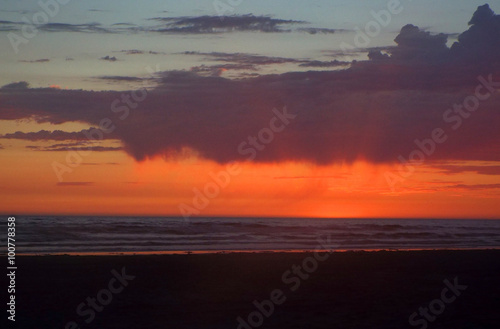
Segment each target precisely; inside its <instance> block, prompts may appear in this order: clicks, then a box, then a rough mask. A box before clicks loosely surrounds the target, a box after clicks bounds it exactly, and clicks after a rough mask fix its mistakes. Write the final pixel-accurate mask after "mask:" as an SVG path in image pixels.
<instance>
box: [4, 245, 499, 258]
mask: <svg viewBox="0 0 500 329" xmlns="http://www.w3.org/2000/svg"><path fill="white" fill-rule="evenodd" d="M468 250H478V251H480V250H484V251H486V250H500V247H468V248H458V247H451V248H377V249H375V248H373V249H275V250H274V249H262V250H254V249H251V250H250V249H248V250H247V249H240V250H228V249H226V250H187V251H180V250H166V251H111V252H109V251H102V252H101V251H96V252H92V251H91V252H77V251H72V252H54V253H49V252H47V253H18V254H16V256H19V257H31V256H41V257H47V256H150V255H215V254H288V253H291V254H300V253H311V252H321V253H325V252H328V253H331V254H332V253H349V252H353V253H365V252H366V253H373V252H398V251H401V252H409V251H468ZM0 256H7V254H6V253H0Z"/></svg>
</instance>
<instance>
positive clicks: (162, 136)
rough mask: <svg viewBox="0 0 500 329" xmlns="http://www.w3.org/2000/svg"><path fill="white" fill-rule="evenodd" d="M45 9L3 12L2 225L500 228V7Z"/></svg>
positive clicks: (213, 4)
mask: <svg viewBox="0 0 500 329" xmlns="http://www.w3.org/2000/svg"><path fill="white" fill-rule="evenodd" d="M60 1H61V2H62V3H65V2H68V1H67V0H65V1H62V0H60ZM42 2H43V0H42ZM47 3H50V6H48V7H45V8H44V7H41V6H40V4H38V1H25V0H22V1H4V2H3V3H2V5H1V9H0V73H1V74H0V165H1V168H2V170H1V172H0V175H1V176H0V182H1V190H0V198H1V200H2V202H1V203H0V213H5V214H54V215H58V214H74V215H85V214H106V215H158V216H185V217H189V216H207V217H209V216H273V217H276V216H277V217H279V216H295V217H412V218H414V217H417V218H420V217H426V218H427V217H429V218H435V217H439V218H500V129H499V127H500V95H499V93H498V91H499V90H500V56H499V54H500V15H495V14H494V13H493V12H496V13H500V4H499V3H498V2H490V5H489V7H488V6H483V5H485V2H484V1H475V0H443V1H430V0H419V1H410V0H401V1H397V0H390V1H387V0H383V1H379V0H374V1H361V0H311V1H298V0H293V1H292V0H272V1H269V0H267V1H263V0H262V1H261V0H242V1H227V0H220V1H218V0H217V1H213V0H196V1H195V0H190V1H160V0H146V1H141V2H138V1H117V0H106V1H94V0H91V1H77V0H73V1H69V2H68V3H67V4H64V5H62V4H60V3H59V2H56V1H55V0H53V1H47ZM231 3H232V4H236V3H240V4H238V5H236V6H235V5H231ZM479 6H481V7H479ZM478 7H479V8H478ZM221 10H222V11H221ZM34 20H35V21H37V20H38V23H36V22H35V25H36V27H35V26H33V25H28V23H29V24H32V22H33V21H34ZM27 22H28V23H27ZM360 31H364V32H360ZM2 86H3V87H2Z"/></svg>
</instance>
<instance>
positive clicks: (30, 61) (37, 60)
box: [19, 58, 50, 63]
mask: <svg viewBox="0 0 500 329" xmlns="http://www.w3.org/2000/svg"><path fill="white" fill-rule="evenodd" d="M19 62H21V63H47V62H50V59H48V58H41V59H34V60H20V61H19Z"/></svg>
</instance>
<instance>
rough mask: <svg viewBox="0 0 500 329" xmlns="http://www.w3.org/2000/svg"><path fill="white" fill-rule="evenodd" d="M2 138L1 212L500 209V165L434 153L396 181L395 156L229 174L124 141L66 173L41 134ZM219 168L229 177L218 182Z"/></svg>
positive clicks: (61, 156) (485, 212)
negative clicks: (485, 170)
mask: <svg viewBox="0 0 500 329" xmlns="http://www.w3.org/2000/svg"><path fill="white" fill-rule="evenodd" d="M108 143H109V142H108ZM3 144H4V146H8V147H6V148H5V149H4V150H2V157H1V158H0V166H1V168H2V169H3V170H2V171H1V181H2V189H1V192H0V193H1V199H2V200H3V202H2V203H1V206H0V212H2V213H10V214H110V215H112V214H114V215H159V216H181V215H182V210H181V209H184V211H187V212H189V211H191V213H192V214H193V215H198V216H295V217H302V216H303V217H445V218H448V217H449V218H498V217H500V216H499V215H500V202H499V201H500V189H499V188H498V186H494V184H500V175H482V174H478V173H475V172H464V173H455V174H453V173H447V174H443V171H442V169H437V168H436V165H435V164H433V163H424V164H423V165H422V166H419V167H417V170H416V171H415V173H413V174H412V175H411V176H409V177H408V178H406V179H404V180H402V181H399V182H398V183H397V184H396V185H395V188H394V190H391V187H390V186H389V184H388V182H387V179H386V173H387V172H389V171H390V172H392V173H397V170H398V166H396V165H372V164H368V163H366V162H362V161H358V162H356V163H355V164H353V165H329V166H315V165H310V164H305V163H291V162H290V163H285V164H283V163H281V164H279V165H278V164H254V163H250V162H247V163H238V164H236V166H237V167H236V169H238V170H235V169H234V168H233V171H232V172H231V173H232V174H231V175H230V174H229V173H228V171H227V170H228V169H227V168H228V167H227V166H225V165H220V164H216V163H214V162H211V161H206V160H200V159H197V158H195V157H191V158H186V159H182V160H175V161H174V160H164V159H162V158H156V159H154V160H147V161H144V162H136V161H135V160H133V159H132V158H131V157H130V156H128V155H127V154H125V153H124V152H122V151H112V152H92V153H90V154H89V155H87V156H84V157H82V163H81V164H80V165H76V166H74V167H73V168H72V171H71V172H66V173H64V174H62V177H63V180H62V182H59V180H58V177H57V175H56V174H55V172H54V170H53V167H52V166H53V163H54V162H59V163H61V164H66V157H67V155H68V152H61V151H60V152H45V151H36V150H35V151H34V150H31V149H27V148H26V147H25V146H27V145H42V144H44V142H31V143H30V142H26V141H14V140H9V141H8V143H3ZM441 164H442V163H441ZM447 165H451V166H457V167H460V166H465V165H467V166H476V167H481V166H483V167H484V166H492V165H495V163H487V162H469V163H464V162H448V163H447ZM496 165H498V163H497V164H496ZM221 172H224V173H226V174H220V173H221ZM212 174H219V175H222V176H224V177H225V178H227V177H230V180H229V182H228V183H227V182H224V181H223V182H219V186H218V190H217V189H215V185H214V184H215V181H214V178H213V175H212ZM222 176H221V177H222ZM226 183H227V184H226ZM210 184H212V185H210ZM221 184H222V185H225V186H224V187H221V186H220V185H221ZM207 185H209V187H207ZM195 188H196V189H198V190H199V191H201V193H202V194H203V196H204V197H206V199H207V200H208V203H207V202H206V201H205V204H204V203H203V200H202V199H200V198H203V197H200V196H198V200H197V202H198V203H199V204H198V208H197V206H196V205H195V204H193V198H195V192H194V190H193V189H195ZM205 188H208V190H205ZM207 193H208V195H207ZM193 209H194V211H193Z"/></svg>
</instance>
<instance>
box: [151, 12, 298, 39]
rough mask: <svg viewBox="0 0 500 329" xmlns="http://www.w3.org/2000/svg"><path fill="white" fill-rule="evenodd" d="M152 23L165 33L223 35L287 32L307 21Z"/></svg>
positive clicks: (166, 19)
mask: <svg viewBox="0 0 500 329" xmlns="http://www.w3.org/2000/svg"><path fill="white" fill-rule="evenodd" d="M150 20H152V21H157V22H161V23H162V26H160V27H157V28H154V29H152V30H153V31H156V32H163V33H195V34H205V33H222V32H236V31H240V32H241V31H252V32H287V31H290V28H291V27H292V26H294V25H297V24H305V23H306V22H305V21H297V20H284V19H276V18H272V17H269V16H254V15H251V14H250V15H240V16H236V15H235V16H224V17H221V16H195V17H155V18H151V19H150Z"/></svg>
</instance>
